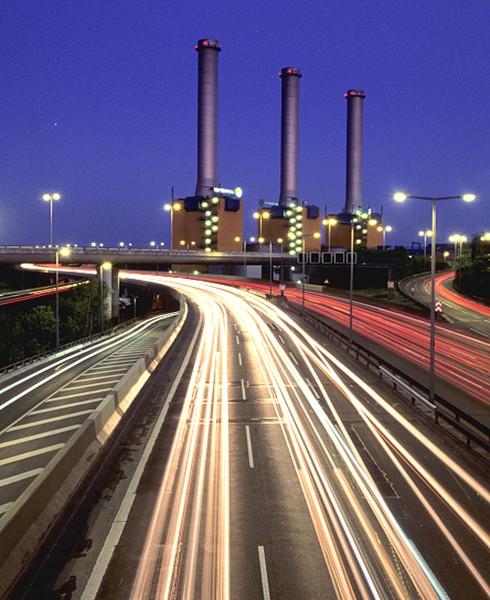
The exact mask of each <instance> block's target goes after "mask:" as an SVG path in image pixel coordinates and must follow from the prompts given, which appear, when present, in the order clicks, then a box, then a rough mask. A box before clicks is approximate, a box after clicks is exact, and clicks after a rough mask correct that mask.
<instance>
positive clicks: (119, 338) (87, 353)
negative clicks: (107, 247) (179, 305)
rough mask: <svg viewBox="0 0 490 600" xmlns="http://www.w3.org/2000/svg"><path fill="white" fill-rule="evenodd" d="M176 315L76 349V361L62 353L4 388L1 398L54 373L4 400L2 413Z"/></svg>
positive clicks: (167, 316) (141, 324) (0, 394)
mask: <svg viewBox="0 0 490 600" xmlns="http://www.w3.org/2000/svg"><path fill="white" fill-rule="evenodd" d="M176 315H178V313H167V314H165V315H158V316H156V317H152V318H151V319H148V320H147V321H145V322H143V323H138V324H136V325H134V326H133V327H131V329H130V330H129V331H125V332H122V333H119V334H117V335H114V336H110V337H109V338H107V339H104V340H102V341H98V342H94V343H92V344H90V345H89V347H88V348H85V349H80V348H76V349H75V350H76V353H77V357H78V358H77V359H76V360H70V359H69V358H70V357H68V356H67V354H66V353H65V352H63V351H61V352H60V353H59V354H58V355H61V356H62V357H61V358H59V359H57V360H54V361H52V362H49V364H47V365H46V366H45V367H41V368H39V369H35V370H34V371H33V372H31V373H29V374H28V375H25V376H23V377H22V376H21V377H20V378H18V379H16V380H15V381H13V382H12V383H10V384H7V385H5V386H3V387H2V389H1V390H0V397H1V396H2V395H4V394H6V393H7V392H9V391H11V390H14V389H15V388H18V387H22V386H23V385H24V384H25V383H26V382H28V381H30V380H31V379H34V378H36V377H39V375H40V374H42V373H48V372H51V371H52V373H51V374H50V375H46V376H45V377H43V379H41V380H40V381H38V382H36V383H33V384H32V385H30V386H29V387H27V388H25V389H23V390H22V391H21V392H18V393H17V394H16V395H14V396H12V397H11V398H9V399H8V400H4V401H3V402H1V404H0V411H2V410H4V409H5V408H7V407H8V406H10V405H11V404H13V403H14V402H17V401H18V400H20V399H21V398H24V397H25V396H26V395H28V394H30V393H32V392H33V391H34V390H36V389H38V388H41V387H42V386H43V385H45V384H46V383H47V382H49V381H51V380H52V379H55V378H56V377H59V376H60V375H61V374H63V373H65V372H66V371H69V370H70V369H72V368H73V367H76V366H77V365H79V364H82V363H84V362H86V361H88V360H90V359H92V358H94V357H95V356H98V355H99V354H101V353H103V352H106V351H107V350H110V349H111V348H114V347H116V346H118V345H120V344H121V343H122V342H129V341H131V340H132V339H133V338H136V337H139V336H140V335H141V334H142V333H144V332H145V331H146V330H148V329H151V328H152V327H154V326H155V325H157V324H158V323H159V322H161V321H163V320H166V319H170V318H174V317H175V316H176ZM69 351H70V352H72V351H73V348H70V350H69Z"/></svg>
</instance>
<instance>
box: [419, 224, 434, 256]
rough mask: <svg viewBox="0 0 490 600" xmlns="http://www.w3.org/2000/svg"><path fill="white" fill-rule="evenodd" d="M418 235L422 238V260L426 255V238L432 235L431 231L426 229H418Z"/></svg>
mask: <svg viewBox="0 0 490 600" xmlns="http://www.w3.org/2000/svg"><path fill="white" fill-rule="evenodd" d="M419 236H420V237H423V238H424V260H425V257H426V255H427V238H428V237H432V231H431V230H430V229H428V230H427V231H419Z"/></svg>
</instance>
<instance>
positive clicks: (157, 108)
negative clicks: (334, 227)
mask: <svg viewBox="0 0 490 600" xmlns="http://www.w3.org/2000/svg"><path fill="white" fill-rule="evenodd" d="M0 20H1V22H2V34H1V36H0V56H1V59H0V82H1V85H0V244H44V243H47V242H48V241H49V210H48V205H47V204H46V203H44V202H42V200H41V197H42V194H43V193H46V192H55V191H57V192H59V193H60V194H61V195H62V200H61V202H60V203H59V204H57V205H56V206H55V213H54V217H55V242H57V243H78V244H89V243H90V242H92V241H97V242H103V243H105V244H106V245H116V244H117V243H118V242H119V241H125V242H132V243H133V244H134V245H135V246H136V245H141V246H145V245H147V244H148V243H149V242H150V240H156V241H162V240H163V241H165V242H166V244H167V245H168V242H169V222H168V214H166V213H164V212H163V210H162V206H163V204H164V203H165V202H166V201H168V200H169V198H170V190H171V186H174V188H175V194H176V196H180V197H182V196H187V195H192V194H193V193H194V188H195V182H196V136H197V132H196V121H197V100H196V97H197V53H196V52H195V50H194V45H195V43H196V42H197V40H198V39H200V38H205V37H210V38H216V39H218V40H219V41H220V42H221V44H222V46H223V49H222V52H221V53H220V55H219V79H220V81H219V98H220V105H219V161H218V164H219V178H220V183H221V184H222V185H223V186H226V187H235V186H237V185H240V186H241V187H242V188H243V189H244V202H245V211H246V213H247V218H246V220H245V222H246V234H248V235H252V233H253V232H252V229H253V227H254V226H255V223H254V221H253V219H252V218H251V215H252V213H253V211H254V210H255V209H256V207H257V200H258V199H259V198H264V199H266V200H271V201H276V200H277V198H278V195H279V176H280V170H279V167H280V79H279V77H278V72H279V71H280V69H281V68H282V67H285V66H296V67H299V68H300V69H301V70H302V72H303V78H302V79H301V90H300V94H301V97H300V165H299V192H300V198H301V199H303V200H307V201H308V202H310V203H316V204H318V205H320V206H321V207H324V206H325V205H326V206H328V210H329V211H339V210H340V209H341V208H342V206H343V203H344V189H345V140H346V101H345V99H344V97H343V95H344V93H345V91H346V90H348V89H350V88H360V89H364V90H365V92H366V100H365V103H364V124H365V127H364V204H365V206H367V205H370V206H371V207H372V208H373V209H375V210H379V209H380V207H381V205H382V206H383V208H384V215H385V224H391V225H392V226H393V227H394V231H393V233H391V234H389V236H388V240H387V241H388V243H400V244H405V245H408V244H410V242H411V241H419V237H418V231H419V230H420V229H424V228H430V204H429V203H428V202H422V201H415V200H412V201H411V202H410V203H408V202H407V203H406V204H404V205H399V204H396V203H394V202H393V201H392V200H391V197H392V194H393V192H394V191H397V190H403V191H406V192H407V193H412V194H418V195H426V196H430V195H434V196H443V195H456V194H460V193H464V192H469V191H471V192H474V193H476V194H478V200H477V202H475V203H473V204H470V205H467V204H464V203H463V202H460V201H457V200H453V201H448V202H447V203H441V204H440V205H439V209H438V217H439V228H438V234H439V235H438V239H439V240H440V241H445V240H447V237H448V236H449V235H450V234H453V233H461V234H465V235H468V236H470V235H472V234H474V233H478V232H482V231H484V230H486V231H488V230H490V203H489V193H490V109H489V105H490V70H489V66H488V62H489V59H490V41H489V40H490V34H489V31H490V6H489V2H488V0H444V1H442V0H432V1H431V2H428V1H427V0H406V1H400V0H373V1H366V0H351V1H349V2H348V1H341V0H328V1H326V0H321V1H319V0H313V1H309V2H299V1H298V0H297V1H295V2H291V1H289V0H272V1H271V0H260V1H258V0H250V1H248V2H236V1H234V0H218V1H215V2H207V1H203V2H190V1H189V0H178V1H170V0H166V1H165V0H160V1H157V0H140V1H136V0H131V1H128V0H103V1H100V0H81V1H77V2H75V1H68V2H67V1H66V0H43V1H42V2H41V1H38V0H2V2H1V3H0Z"/></svg>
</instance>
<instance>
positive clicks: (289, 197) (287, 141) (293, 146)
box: [279, 67, 301, 206]
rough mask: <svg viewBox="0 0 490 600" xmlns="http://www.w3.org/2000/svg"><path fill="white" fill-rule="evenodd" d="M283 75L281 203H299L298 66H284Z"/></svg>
mask: <svg viewBox="0 0 490 600" xmlns="http://www.w3.org/2000/svg"><path fill="white" fill-rule="evenodd" d="M279 77H281V80H282V82H281V87H282V101H281V110H282V112H281V193H280V195H279V205H280V206H288V205H289V204H298V132H299V79H300V77H301V71H300V70H299V69H298V68H296V67H284V69H281V72H280V73H279Z"/></svg>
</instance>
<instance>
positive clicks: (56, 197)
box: [43, 194, 61, 246]
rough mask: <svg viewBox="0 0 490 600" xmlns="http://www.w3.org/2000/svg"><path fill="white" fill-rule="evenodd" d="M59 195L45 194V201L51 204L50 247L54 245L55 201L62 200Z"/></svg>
mask: <svg viewBox="0 0 490 600" xmlns="http://www.w3.org/2000/svg"><path fill="white" fill-rule="evenodd" d="M60 199H61V196H60V195H59V194H44V196H43V200H44V201H45V202H49V245H50V246H52V245H53V201H57V200H60Z"/></svg>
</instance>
